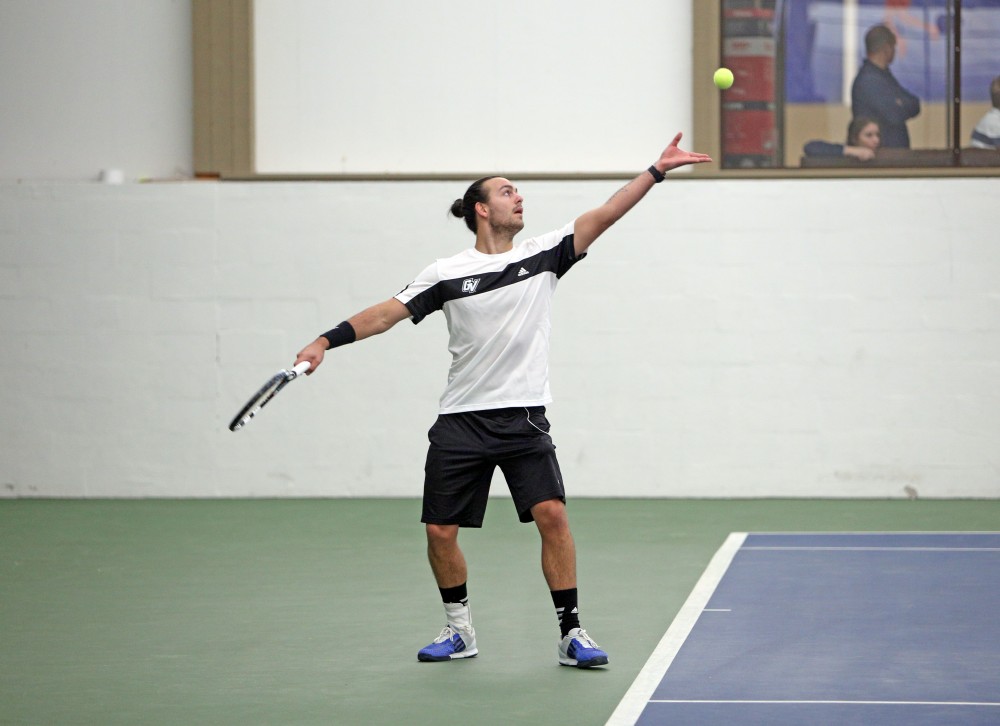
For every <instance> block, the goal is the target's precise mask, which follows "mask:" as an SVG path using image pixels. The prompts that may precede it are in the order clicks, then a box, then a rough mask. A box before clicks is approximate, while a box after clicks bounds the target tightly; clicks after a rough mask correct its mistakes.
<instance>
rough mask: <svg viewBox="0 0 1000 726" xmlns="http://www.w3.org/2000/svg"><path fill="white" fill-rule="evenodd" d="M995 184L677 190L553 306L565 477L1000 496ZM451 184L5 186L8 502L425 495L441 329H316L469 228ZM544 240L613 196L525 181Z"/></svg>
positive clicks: (581, 269) (798, 492) (0, 316)
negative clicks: (337, 334) (259, 410)
mask: <svg viewBox="0 0 1000 726" xmlns="http://www.w3.org/2000/svg"><path fill="white" fill-rule="evenodd" d="M998 184H1000V182H998V180H996V179H955V180H912V181H900V180H870V181H858V180H844V181H700V180H694V179H688V178H683V177H676V176H675V177H672V178H671V179H669V180H668V182H667V183H665V184H663V185H660V186H658V187H655V188H654V190H653V193H652V194H651V196H650V197H649V198H647V199H646V200H645V201H644V202H643V203H642V204H641V205H640V206H639V207H637V208H636V209H635V210H633V212H632V213H631V214H630V215H629V216H627V217H626V218H625V219H623V220H622V221H621V222H620V223H619V225H618V226H616V227H615V228H613V229H612V230H611V231H610V232H609V233H608V234H607V236H606V237H605V238H602V239H601V240H600V241H599V243H598V244H597V245H596V246H595V248H594V251H593V253H592V254H591V256H590V257H589V258H588V259H587V260H586V261H584V262H583V263H581V264H580V265H579V266H578V267H577V268H576V269H574V271H573V272H572V273H570V274H569V275H568V276H567V277H566V278H564V280H563V281H562V283H561V285H560V289H559V293H558V295H557V312H556V320H555V332H554V337H553V346H554V350H553V360H552V377H553V391H554V395H555V397H556V402H555V403H554V404H553V405H552V406H551V407H550V413H551V419H552V421H553V425H554V431H555V438H556V443H557V445H558V446H559V455H560V458H561V462H562V465H563V468H564V473H565V477H566V480H567V482H568V485H569V487H570V491H571V493H573V494H575V495H578V496H579V495H594V496H603V495H621V496H710V497H712V496H786V495H787V496H834V497H837V496H878V497H881V496H904V495H905V489H906V487H910V488H912V489H913V490H915V491H916V492H917V493H919V495H920V496H927V497H950V496H985V497H994V496H997V495H998V494H1000V476H998V464H1000V461H998V457H1000V454H998V452H1000V446H998V444H1000V246H998V245H997V239H996V235H995V234H994V230H993V226H992V224H991V223H990V219H989V218H990V216H992V211H991V210H992V209H993V208H994V206H995V201H996V198H997V192H998V191H1000V189H998ZM464 186H465V185H464V183H458V182H454V183H446V182H434V183H431V182H427V183H416V182H414V183H394V184H371V183H368V184H365V183H356V184H348V183H311V184H310V183H287V184H263V183H259V184H236V183H229V184H215V183H186V184H171V185H124V186H118V187H113V186H105V185H99V184H48V183H38V184H5V185H0V276H2V277H0V290H2V291H3V292H2V294H0V335H2V339H3V341H4V343H3V346H2V352H0V373H2V375H3V378H4V380H6V381H7V385H6V386H4V387H2V389H0V391H2V392H0V410H2V411H3V418H2V422H3V423H2V428H0V441H2V444H0V447H2V449H0V450H2V456H0V462H2V463H0V489H2V491H3V493H4V495H6V496H14V495H46V496H57V495H58V496H189V495H190V496H242V495H255V496H258V495H259V496H264V495H267V496H285V495H294V496H299V495H301V496H314V495H330V496H353V495H377V496H417V495H419V492H420V486H421V477H422V465H423V457H424V451H425V444H426V440H425V437H424V433H425V431H426V429H427V428H428V427H429V425H430V424H431V422H432V421H433V418H434V415H435V404H436V399H437V396H438V394H439V393H440V390H441V388H442V386H443V384H444V381H445V375H446V370H447V365H448V356H447V352H446V350H445V348H446V337H445V332H444V319H443V317H442V316H441V315H435V316H432V317H430V318H428V319H427V320H426V321H424V322H423V323H421V324H420V325H419V326H413V325H411V324H409V323H401V324H400V325H399V326H398V327H397V328H395V329H394V330H392V331H390V333H388V334H386V335H384V336H381V337H379V338H375V339H373V340H370V341H363V342H361V343H359V344H356V345H353V346H350V347H348V348H346V349H343V350H342V351H338V352H337V353H335V354H333V355H332V357H331V358H330V359H329V360H328V361H327V363H326V365H325V367H324V368H322V369H320V371H319V372H318V373H317V375H316V376H314V377H312V378H309V379H307V380H305V381H302V382H297V383H295V384H294V385H293V386H292V387H290V388H289V389H288V391H287V392H286V393H283V394H282V399H281V400H279V401H277V402H276V403H275V405H274V406H273V407H270V408H269V409H268V410H267V411H265V413H264V415H263V416H261V417H260V418H259V419H258V420H257V421H255V422H254V423H253V424H251V426H249V427H248V428H247V429H246V430H245V431H241V432H239V433H236V434H233V433H230V432H229V431H227V430H226V424H227V422H228V420H229V418H230V417H231V416H232V415H233V413H235V410H236V408H238V407H239V405H240V404H241V403H242V401H243V399H244V398H245V397H246V396H247V395H248V393H249V392H250V391H251V390H252V389H254V388H255V387H256V386H257V385H258V384H259V383H260V382H261V379H262V378H263V377H265V376H266V375H268V374H269V373H270V372H271V371H272V369H276V368H278V367H281V366H285V365H288V364H290V363H291V362H292V360H293V358H294V355H295V353H296V351H297V350H298V349H299V348H300V347H301V346H302V345H304V344H305V343H306V342H308V341H310V340H311V339H312V338H313V337H314V336H315V335H316V334H317V333H319V332H321V331H322V330H324V329H326V328H328V327H330V326H332V325H333V324H335V323H337V322H339V321H340V320H342V319H343V318H344V317H347V316H348V315H349V314H351V313H353V312H355V311H357V310H358V309H360V308H361V307H363V306H365V305H367V304H370V303H372V302H375V301H378V300H380V299H384V298H386V297H389V296H390V295H392V294H394V293H395V292H396V291H397V290H399V289H400V288H401V287H402V286H403V285H405V284H406V283H407V282H408V281H409V280H410V279H412V277H413V276H414V275H415V274H416V273H417V272H418V271H419V270H420V269H421V268H422V267H423V266H424V265H425V264H426V263H427V262H429V261H430V260H431V259H432V258H434V257H436V256H442V255H446V254H449V253H451V252H453V251H456V250H458V249H461V248H462V247H464V246H465V245H467V244H469V242H470V240H471V236H470V235H469V233H468V232H467V231H466V230H465V228H464V226H463V225H462V224H461V223H460V222H459V221H458V220H454V219H446V217H445V210H446V208H447V206H448V203H449V202H450V201H451V200H452V199H453V198H455V197H456V196H458V195H459V194H460V193H461V192H462V191H463V190H464ZM520 186H521V189H522V191H523V192H524V194H525V196H526V198H527V202H526V209H527V218H528V231H529V232H530V231H532V230H535V231H546V230H548V229H550V228H553V227H555V226H556V225H558V224H560V223H562V222H563V221H565V220H566V219H568V218H570V217H572V216H574V215H575V214H576V213H578V212H580V211H582V210H583V209H586V208H587V207H589V206H590V205H593V204H596V203H598V202H600V201H603V200H604V199H605V198H606V197H607V196H609V194H610V193H611V192H613V191H614V189H615V188H616V186H617V185H616V183H614V182H596V181H595V182H575V183H569V182H562V183H556V182H526V183H522V184H521V185H520Z"/></svg>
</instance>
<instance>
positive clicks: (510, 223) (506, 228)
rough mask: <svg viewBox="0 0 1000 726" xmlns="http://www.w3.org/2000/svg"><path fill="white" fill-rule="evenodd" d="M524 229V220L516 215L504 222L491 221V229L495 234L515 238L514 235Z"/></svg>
mask: <svg viewBox="0 0 1000 726" xmlns="http://www.w3.org/2000/svg"><path fill="white" fill-rule="evenodd" d="M522 229H524V220H523V219H518V218H517V217H514V216H511V218H510V219H507V220H504V221H502V222H492V221H491V222H490V230H491V231H492V232H493V234H494V235H495V236H501V237H510V238H512V239H513V237H514V235H516V234H517V233H518V232H520V231H521V230H522Z"/></svg>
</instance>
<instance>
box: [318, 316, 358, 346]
mask: <svg viewBox="0 0 1000 726" xmlns="http://www.w3.org/2000/svg"><path fill="white" fill-rule="evenodd" d="M320 337H321V338H326V342H327V343H329V344H330V346H329V347H328V348H327V350H330V348H337V347H339V346H341V345H347V344H348V343H353V342H354V341H355V340H357V339H358V334H357V333H356V332H354V326H353V325H351V324H350V323H349V322H347V321H346V320H345V321H344V322H342V323H341V324H340V325H338V326H337V327H336V328H333V329H332V330H328V331H326V332H325V333H323V335H321V336H320Z"/></svg>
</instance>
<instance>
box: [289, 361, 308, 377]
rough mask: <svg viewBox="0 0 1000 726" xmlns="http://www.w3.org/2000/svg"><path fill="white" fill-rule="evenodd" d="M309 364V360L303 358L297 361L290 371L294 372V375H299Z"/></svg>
mask: <svg viewBox="0 0 1000 726" xmlns="http://www.w3.org/2000/svg"><path fill="white" fill-rule="evenodd" d="M311 365H312V364H311V363H309V361H307V360H304V361H302V362H300V363H298V364H297V365H296V366H295V367H294V368H292V371H293V372H294V373H295V375H296V376H301V375H302V374H303V373H305V372H306V371H307V370H309V368H310V366H311Z"/></svg>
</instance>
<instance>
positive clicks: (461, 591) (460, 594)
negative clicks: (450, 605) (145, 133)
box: [438, 582, 469, 605]
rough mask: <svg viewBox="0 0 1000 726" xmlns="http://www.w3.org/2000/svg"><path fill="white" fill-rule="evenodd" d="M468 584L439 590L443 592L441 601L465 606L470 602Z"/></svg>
mask: <svg viewBox="0 0 1000 726" xmlns="http://www.w3.org/2000/svg"><path fill="white" fill-rule="evenodd" d="M466 584H467V583H465V582H463V583H462V584H461V585H456V586H455V587H439V588H438V590H440V591H441V601H442V602H460V603H462V604H463V605H464V604H466V603H467V602H468V601H469V592H468V590H467V589H466V587H465V586H466Z"/></svg>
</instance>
